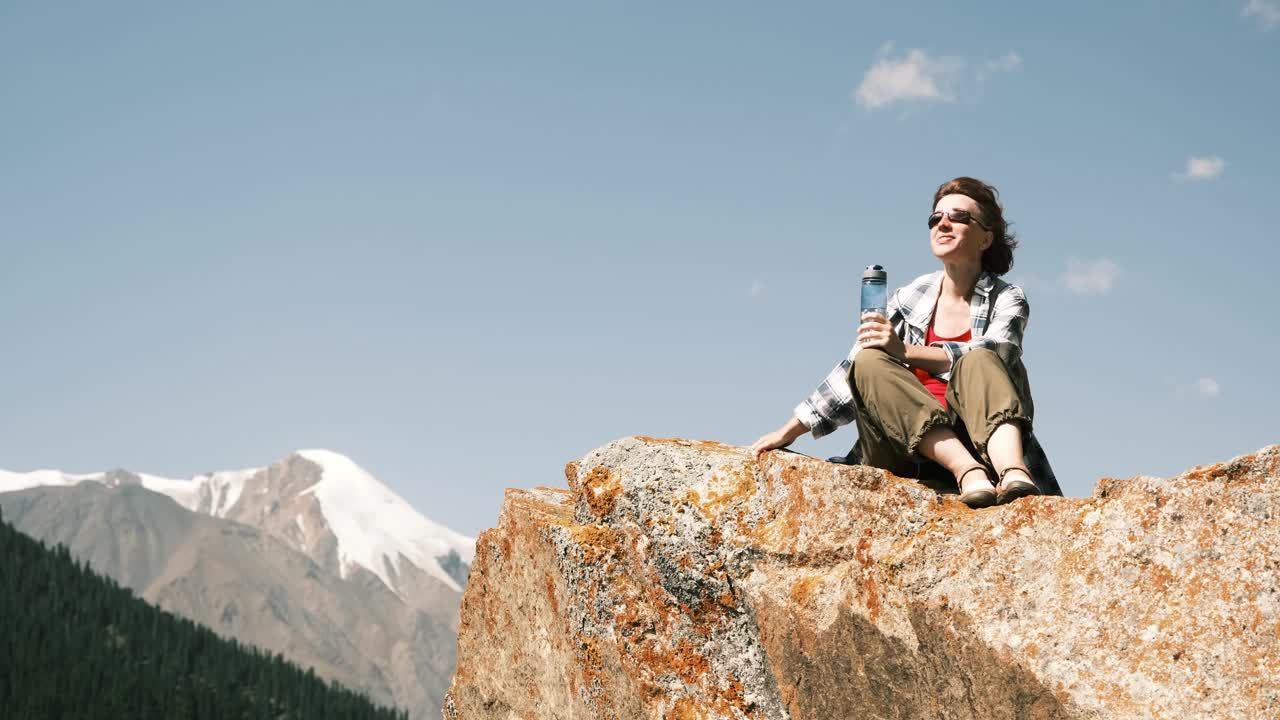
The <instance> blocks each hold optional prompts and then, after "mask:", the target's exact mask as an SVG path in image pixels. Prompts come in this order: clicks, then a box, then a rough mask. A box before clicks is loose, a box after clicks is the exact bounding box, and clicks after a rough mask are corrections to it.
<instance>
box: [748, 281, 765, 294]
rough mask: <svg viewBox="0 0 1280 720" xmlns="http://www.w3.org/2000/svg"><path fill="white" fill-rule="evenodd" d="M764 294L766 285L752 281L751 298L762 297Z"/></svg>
mask: <svg viewBox="0 0 1280 720" xmlns="http://www.w3.org/2000/svg"><path fill="white" fill-rule="evenodd" d="M763 292H764V283H762V282H760V281H759V280H752V281H751V297H760V295H761V293H763Z"/></svg>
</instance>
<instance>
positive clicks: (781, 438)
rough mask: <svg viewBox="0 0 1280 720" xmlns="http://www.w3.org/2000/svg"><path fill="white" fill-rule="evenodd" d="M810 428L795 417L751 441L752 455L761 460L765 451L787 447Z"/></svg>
mask: <svg viewBox="0 0 1280 720" xmlns="http://www.w3.org/2000/svg"><path fill="white" fill-rule="evenodd" d="M808 430H809V428H807V427H805V425H804V423H802V422H800V421H799V420H797V419H796V418H794V417H793V418H791V419H790V420H788V421H787V423H786V424H785V425H783V426H782V427H780V428H778V429H777V430H774V431H773V432H771V433H769V434H768V435H765V436H764V437H762V438H760V439H759V440H757V441H755V442H753V443H751V457H753V458H756V459H757V460H759V459H760V454H761V453H763V452H764V451H766V450H777V449H778V448H780V447H786V446H788V445H790V444H791V443H793V442H795V440H796V438H798V437H800V436H801V435H803V434H805V433H806V432H808Z"/></svg>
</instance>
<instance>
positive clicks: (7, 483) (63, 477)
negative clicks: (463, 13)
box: [0, 470, 105, 492]
mask: <svg viewBox="0 0 1280 720" xmlns="http://www.w3.org/2000/svg"><path fill="white" fill-rule="evenodd" d="M104 475H105V473H88V474H84V475H75V474H72V473H64V472H62V471H61V470H32V471H31V472H10V471H8V470H0V492H15V491H17V490H26V489H27V488H33V487H48V486H54V487H60V486H71V485H79V484H80V483H81V482H84V481H85V480H93V481H94V482H102V479H103V477H104Z"/></svg>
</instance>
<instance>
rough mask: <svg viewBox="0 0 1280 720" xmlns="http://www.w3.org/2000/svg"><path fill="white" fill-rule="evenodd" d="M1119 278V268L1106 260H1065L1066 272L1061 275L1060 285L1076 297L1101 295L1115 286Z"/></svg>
mask: <svg viewBox="0 0 1280 720" xmlns="http://www.w3.org/2000/svg"><path fill="white" fill-rule="evenodd" d="M1119 277H1120V266H1119V265H1116V264H1115V263H1114V262H1112V261H1111V260H1108V259H1107V258H1101V259H1098V260H1081V259H1079V258H1071V259H1069V260H1067V271H1066V272H1064V273H1062V284H1063V285H1064V286H1066V288H1067V289H1068V290H1070V291H1071V292H1073V293H1075V294H1077V295H1103V294H1106V293H1107V292H1108V291H1110V290H1111V288H1112V287H1114V286H1115V284H1116V280H1117V279H1119Z"/></svg>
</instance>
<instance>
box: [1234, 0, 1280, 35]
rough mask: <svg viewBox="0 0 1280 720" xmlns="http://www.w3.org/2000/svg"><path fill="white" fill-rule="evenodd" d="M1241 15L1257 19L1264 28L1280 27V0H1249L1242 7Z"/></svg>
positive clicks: (1268, 29)
mask: <svg viewBox="0 0 1280 720" xmlns="http://www.w3.org/2000/svg"><path fill="white" fill-rule="evenodd" d="M1240 16H1241V17H1244V18H1252V19H1254V20H1256V21H1257V23H1258V25H1259V26H1261V27H1262V29H1263V30H1267V31H1271V30H1275V29H1276V28H1277V27H1280V2H1277V0H1249V2H1247V3H1245V4H1244V7H1243V8H1241V9H1240Z"/></svg>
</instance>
